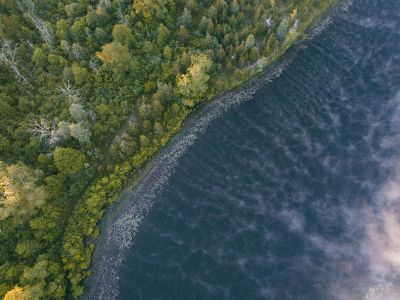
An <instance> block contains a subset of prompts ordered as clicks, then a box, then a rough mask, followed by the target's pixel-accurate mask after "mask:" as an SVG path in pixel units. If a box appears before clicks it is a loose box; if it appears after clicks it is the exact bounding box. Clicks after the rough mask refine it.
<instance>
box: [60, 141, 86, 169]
mask: <svg viewBox="0 0 400 300" xmlns="http://www.w3.org/2000/svg"><path fill="white" fill-rule="evenodd" d="M85 161H86V160H85V156H84V155H83V154H82V153H81V152H79V151H77V150H74V149H72V148H62V147H57V148H56V150H54V164H55V166H56V168H57V170H58V171H59V172H60V173H61V174H65V175H69V176H71V175H75V174H76V173H78V172H79V171H80V170H82V169H83V167H84V165H85Z"/></svg>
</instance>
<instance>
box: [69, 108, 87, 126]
mask: <svg viewBox="0 0 400 300" xmlns="http://www.w3.org/2000/svg"><path fill="white" fill-rule="evenodd" d="M69 113H70V115H71V117H72V118H73V119H74V120H75V121H77V122H84V121H86V120H87V115H88V114H87V112H86V110H85V109H84V108H83V106H82V104H80V103H72V104H71V105H70V107H69Z"/></svg>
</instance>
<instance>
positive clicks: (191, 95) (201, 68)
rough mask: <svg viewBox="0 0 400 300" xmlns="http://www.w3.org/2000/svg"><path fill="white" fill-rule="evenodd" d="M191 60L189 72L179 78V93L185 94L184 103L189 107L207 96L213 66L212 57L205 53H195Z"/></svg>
mask: <svg viewBox="0 0 400 300" xmlns="http://www.w3.org/2000/svg"><path fill="white" fill-rule="evenodd" d="M191 62H192V63H191V65H190V67H189V68H188V72H187V73H186V74H182V75H181V76H180V77H179V78H178V79H177V85H178V93H179V94H180V95H181V96H184V100H183V101H184V104H185V105H187V106H189V107H191V106H194V105H195V104H197V103H198V102H200V100H201V99H202V98H204V97H205V95H206V93H207V90H208V81H209V79H210V75H209V74H208V72H209V71H210V69H211V66H212V61H211V59H210V58H209V57H208V56H207V55H205V54H198V55H193V56H192V57H191Z"/></svg>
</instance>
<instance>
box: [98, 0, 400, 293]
mask: <svg viewBox="0 0 400 300" xmlns="http://www.w3.org/2000/svg"><path fill="white" fill-rule="evenodd" d="M399 146H400V2H399V1H397V0H359V1H355V2H354V3H353V6H352V7H351V9H350V10H349V12H348V13H346V14H341V15H340V16H338V17H337V18H336V19H335V20H334V22H333V23H332V24H331V25H330V26H329V28H328V29H327V30H325V31H324V32H323V33H322V34H321V35H320V36H318V37H316V38H315V39H314V40H313V41H311V42H310V43H308V44H307V48H306V49H303V50H301V51H300V53H299V54H298V55H297V57H296V59H295V60H294V61H293V62H292V64H291V65H290V66H289V67H288V68H286V69H285V70H284V71H283V72H282V74H281V76H280V77H279V78H276V79H274V80H273V81H272V82H270V83H267V84H265V85H264V86H263V87H262V88H261V89H259V90H258V91H257V92H256V93H255V95H254V96H253V97H252V99H251V101H247V102H244V103H242V104H240V105H237V106H235V107H231V108H230V109H229V110H228V111H227V112H225V113H224V114H222V115H221V116H219V117H218V118H216V119H214V120H212V121H211V122H209V124H208V127H207V130H206V131H205V132H204V134H202V135H200V136H198V137H197V140H196V141H195V142H194V144H193V145H192V146H191V147H190V148H189V149H188V150H187V151H186V152H185V153H184V154H183V155H182V156H181V157H180V158H179V159H178V160H177V161H176V162H175V163H173V164H172V167H171V168H172V169H173V174H172V175H171V176H170V178H169V180H168V182H167V183H165V180H164V181H162V184H161V187H159V189H160V192H159V193H158V194H154V195H156V197H155V199H154V200H155V204H154V205H153V207H152V208H151V210H150V212H149V214H148V215H147V216H146V217H145V218H144V219H143V221H142V222H141V224H140V227H139V225H138V224H136V223H135V222H136V221H131V227H129V226H128V227H123V226H122V227H120V228H119V231H123V230H122V229H123V228H127V230H132V228H134V229H135V234H136V236H131V237H128V238H127V239H128V240H129V241H130V239H132V238H133V237H134V242H133V243H132V246H131V247H130V248H129V250H128V251H124V252H121V254H120V255H119V261H122V265H121V266H120V267H119V269H117V270H116V274H114V275H115V277H119V281H118V284H119V286H118V292H119V293H118V299H388V300H389V299H400V203H399V200H400V173H399V172H400V153H399V152H400V147H399ZM158 185H159V184H158V183H157V187H158ZM139 193H140V189H139ZM154 195H153V194H152V197H153V196H154ZM142 196H143V195H142ZM149 197H150V196H149ZM128 219H129V215H127V216H125V221H126V220H128ZM131 219H133V218H131ZM120 223H121V222H120ZM133 223H135V224H133ZM132 224H133V225H132ZM121 228H122V229H121ZM137 228H139V230H137ZM136 231H137V232H136ZM129 241H128V242H129ZM125 242H126V241H125ZM128 244H129V243H128ZM115 251H117V250H115ZM110 295H111V294H110ZM113 295H116V293H115V294H113ZM110 297H111V296H110ZM99 298H102V297H99ZM103 298H104V297H103ZM103 298H102V299H103ZM111 298H113V297H111ZM111 298H110V299H111ZM104 299H106V298H104Z"/></svg>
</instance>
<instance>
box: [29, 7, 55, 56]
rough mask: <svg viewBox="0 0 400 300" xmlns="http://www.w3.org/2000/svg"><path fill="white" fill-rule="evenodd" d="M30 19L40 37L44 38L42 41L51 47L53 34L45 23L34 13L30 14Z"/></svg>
mask: <svg viewBox="0 0 400 300" xmlns="http://www.w3.org/2000/svg"><path fill="white" fill-rule="evenodd" d="M30 18H31V21H32V23H33V25H35V27H36V29H37V30H38V31H39V33H40V35H41V37H42V39H43V40H44V42H45V43H46V45H47V46H48V47H49V48H50V49H53V47H52V46H53V35H52V33H51V31H50V29H49V28H48V27H47V25H46V23H45V22H44V21H43V20H42V19H41V18H39V17H38V16H36V15H33V14H32V15H31V16H30Z"/></svg>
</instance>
